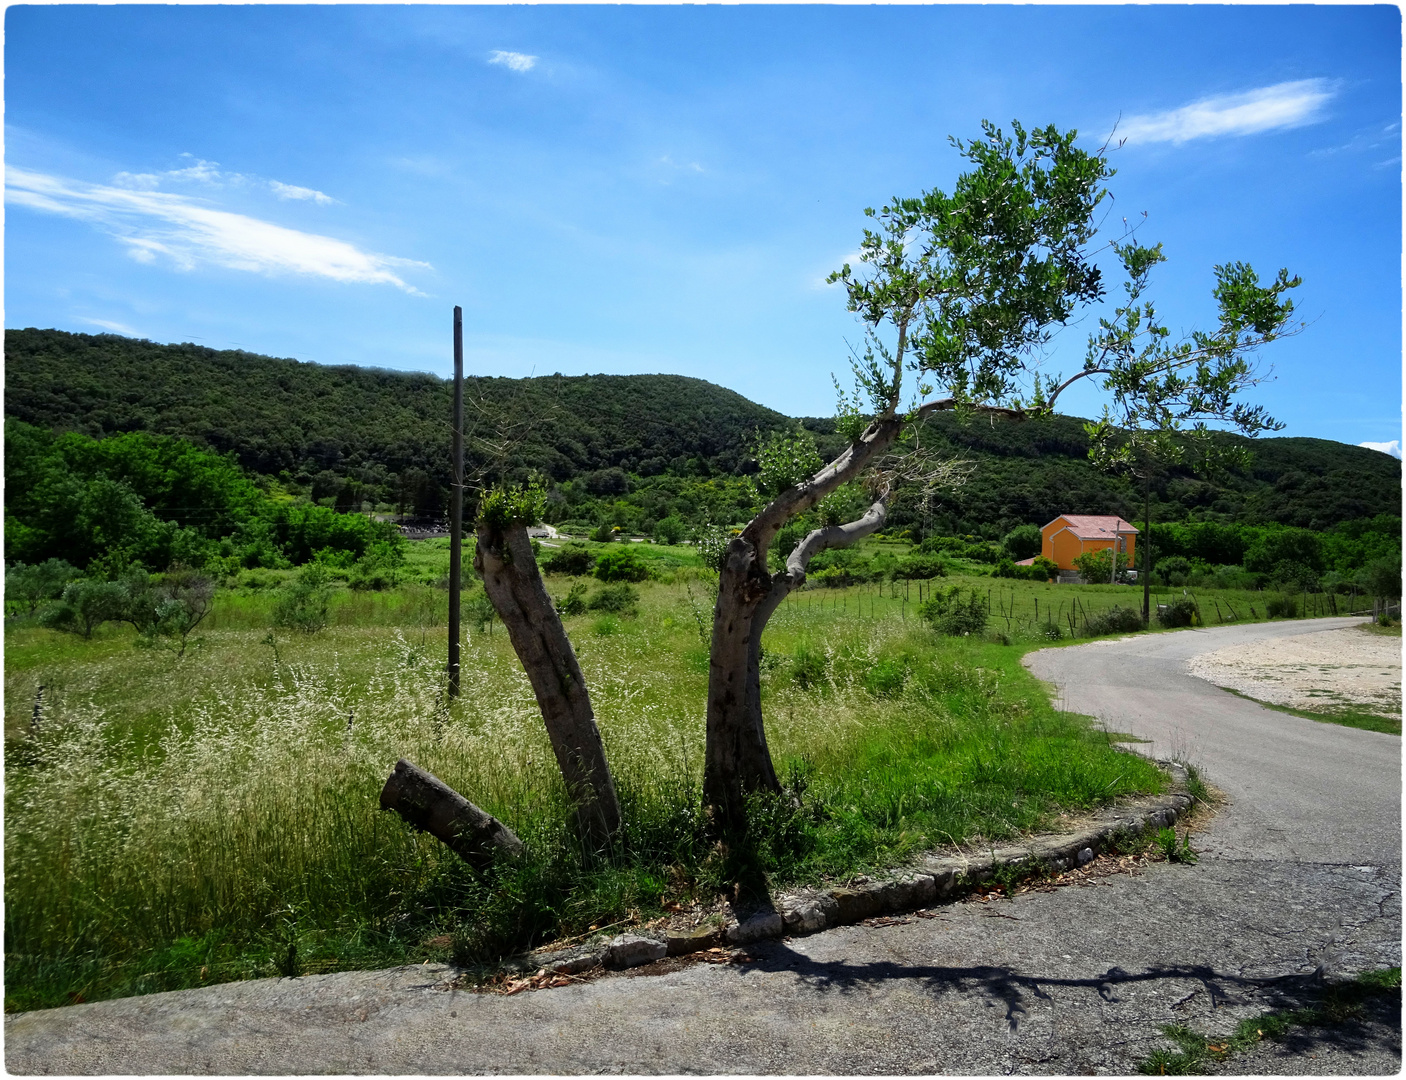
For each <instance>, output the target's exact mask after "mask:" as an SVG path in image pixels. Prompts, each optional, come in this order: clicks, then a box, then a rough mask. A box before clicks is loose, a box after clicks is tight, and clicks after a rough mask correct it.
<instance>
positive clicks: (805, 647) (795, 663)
mask: <svg viewBox="0 0 1406 1080" xmlns="http://www.w3.org/2000/svg"><path fill="white" fill-rule="evenodd" d="M791 678H792V680H794V682H795V684H796V685H797V686H799V687H800V688H801V689H802V690H814V689H815V688H817V687H820V686H824V685H825V684H826V683H828V682H829V681H830V658H829V657H828V656H826V655H825V651H824V650H823V649H817V648H816V647H815V646H814V645H812V644H811V643H810V642H809V641H806V640H804V639H803V640H802V641H801V642H800V644H799V645H797V646H796V654H795V656H793V657H792V658H791Z"/></svg>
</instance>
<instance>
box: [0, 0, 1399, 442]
mask: <svg viewBox="0 0 1406 1080" xmlns="http://www.w3.org/2000/svg"><path fill="white" fill-rule="evenodd" d="M1400 56H1401V28H1400V15H1399V13H1398V11H1397V9H1395V8H1393V7H1343V6H1326V5H1325V6H1298V7H1268V6H1245V7H1234V6H1205V7H1039V6H1019V7H1014V6H1013V7H1001V6H981V7H955V6H928V7H922V6H901V7H898V6H895V7H882V6H880V7H874V6H864V7H808V6H807V7H800V6H795V7H752V6H740V7H694V6H688V7H545V6H543V7H432V6H425V7H394V8H392V7H362V6H356V7H353V6H341V7H339V6H324V7H287V6H271V7H259V6H228V7H226V6H189V7H181V6H170V7H131V6H125V7H124V6H106V7H82V6H52V7H31V6H18V7H10V8H9V9H8V10H7V11H6V19H5V110H6V112H5V125H6V126H5V153H6V207H5V240H6V244H5V309H6V310H5V325H6V326H8V327H25V326H40V327H50V326H53V327H58V328H61V329H66V330H74V331H85V332H101V331H103V330H111V331H115V332H118V333H125V334H132V335H136V336H141V337H148V338H151V339H153V340H156V341H195V342H199V343H202V344H206V345H209V346H211V347H214V348H234V347H238V348H244V349H248V350H250V351H253V352H261V353H269V354H273V355H278V356H293V357H297V358H299V359H303V360H315V361H318V362H321V363H355V364H374V365H379V366H384V367H391V368H404V369H414V370H425V371H433V372H436V373H438V374H441V375H447V374H448V373H449V371H450V369H451V350H450V313H451V309H452V307H453V305H454V304H461V305H462V306H463V308H464V321H465V345H466V359H467V365H466V366H467V368H468V370H469V371H470V373H481V374H500V375H514V376H516V375H527V374H529V373H531V372H535V373H537V374H548V373H551V372H556V371H560V372H563V373H566V374H577V373H583V372H615V373H633V372H654V371H663V372H674V373H678V374H683V375H692V376H697V377H700V378H705V379H709V380H712V381H714V382H717V383H720V384H722V385H724V386H727V387H730V388H732V389H734V390H737V391H738V392H740V393H742V394H745V395H746V396H748V397H750V398H752V399H753V400H756V401H759V402H761V403H763V404H766V405H769V406H771V407H773V408H776V409H779V410H781V411H783V412H787V413H790V414H792V415H828V414H830V413H832V412H833V410H834V391H833V388H832V386H831V381H830V374H831V372H839V373H841V374H842V375H843V374H844V373H845V372H846V370H847V349H846V341H850V342H857V341H858V340H859V339H860V336H861V335H860V331H859V328H858V326H857V325H856V323H855V321H854V318H853V316H852V315H850V314H849V313H848V312H846V311H845V306H844V297H843V294H842V293H841V291H840V288H839V286H827V285H825V284H824V277H825V275H826V274H827V273H828V272H829V271H831V270H834V269H837V268H838V267H839V266H840V264H841V263H842V262H844V261H845V259H846V257H847V256H849V255H851V253H853V252H854V251H855V249H856V247H857V245H858V241H859V238H860V235H861V231H862V229H863V226H864V222H865V219H864V217H863V210H864V208H865V207H866V206H877V205H879V204H880V203H882V201H883V200H884V199H886V198H887V197H890V196H893V195H910V194H917V193H919V192H920V191H922V190H925V189H929V188H934V187H940V188H945V189H946V188H950V186H951V183H952V180H953V178H954V177H955V175H956V173H957V171H958V169H959V165H960V163H959V160H958V158H957V157H956V155H955V153H954V152H953V151H952V149H951V148H950V147H949V145H948V143H947V136H948V135H949V134H954V135H959V136H962V137H964V138H970V137H973V136H975V135H977V134H978V133H979V131H980V122H981V120H982V119H984V118H985V119H991V120H993V121H996V122H997V123H1002V124H1008V123H1009V121H1010V120H1011V119H1012V118H1017V119H1019V120H1021V121H1022V122H1023V123H1025V124H1027V126H1033V125H1045V124H1049V123H1054V124H1057V125H1059V126H1060V127H1063V128H1069V127H1073V128H1077V129H1078V130H1079V131H1080V132H1081V136H1082V137H1083V141H1084V142H1085V143H1086V144H1087V145H1088V146H1089V147H1090V148H1092V147H1094V146H1097V145H1098V144H1100V143H1102V142H1103V140H1104V138H1105V137H1106V136H1107V134H1108V133H1109V132H1110V131H1111V130H1112V128H1113V126H1114V124H1115V122H1119V123H1120V128H1119V131H1120V134H1122V135H1126V136H1127V142H1126V144H1125V145H1124V146H1123V147H1122V148H1121V149H1119V150H1117V151H1116V153H1114V154H1113V156H1112V160H1113V164H1114V166H1115V167H1116V168H1117V170H1118V175H1117V176H1116V177H1115V178H1114V179H1113V181H1112V182H1111V188H1112V191H1113V194H1114V196H1115V199H1116V202H1115V204H1114V205H1115V217H1114V219H1113V220H1114V221H1115V222H1116V218H1117V217H1118V216H1122V215H1126V216H1128V217H1129V218H1135V217H1137V216H1139V215H1140V214H1141V213H1142V212H1143V211H1146V212H1147V213H1148V215H1149V216H1148V219H1147V223H1146V224H1145V225H1144V226H1143V227H1142V231H1141V233H1140V236H1141V237H1142V238H1143V239H1144V240H1145V241H1149V242H1150V241H1156V240H1160V241H1162V242H1163V243H1164V244H1165V246H1166V250H1167V254H1168V256H1169V260H1170V261H1169V262H1168V264H1167V265H1165V266H1164V267H1162V268H1161V272H1160V274H1159V276H1157V277H1156V278H1155V279H1154V286H1155V288H1154V294H1155V296H1156V298H1157V299H1158V302H1159V307H1160V309H1161V310H1162V312H1163V313H1164V315H1165V316H1166V317H1167V319H1168V321H1169V322H1170V324H1171V326H1172V327H1173V328H1175V329H1178V330H1182V329H1185V330H1190V329H1193V328H1195V327H1198V326H1203V325H1207V324H1209V322H1210V321H1211V319H1212V317H1213V314H1214V306H1213V304H1212V302H1211V299H1210V288H1211V284H1212V272H1211V271H1212V266H1213V265H1214V264H1216V263H1222V262H1227V261H1231V260H1243V261H1247V262H1249V263H1251V264H1252V265H1254V266H1255V267H1256V269H1258V270H1259V271H1260V272H1261V273H1262V275H1264V276H1266V277H1267V276H1270V275H1272V274H1273V273H1274V272H1275V271H1276V270H1278V269H1279V267H1281V266H1286V267H1288V268H1289V269H1290V270H1291V271H1293V272H1295V273H1298V274H1301V275H1302V276H1303V278H1304V284H1303V286H1302V288H1301V289H1299V290H1298V296H1297V299H1298V304H1299V309H1300V313H1301V314H1302V315H1303V316H1304V317H1305V318H1306V319H1307V320H1308V321H1309V324H1310V325H1309V327H1308V329H1307V330H1306V331H1305V332H1304V333H1302V334H1301V335H1299V336H1298V337H1296V338H1294V339H1292V340H1285V341H1281V342H1277V343H1275V344H1274V345H1273V346H1271V347H1270V348H1269V349H1267V350H1265V352H1264V356H1263V360H1264V361H1265V362H1266V363H1269V364H1272V365H1273V367H1274V375H1275V379H1274V381H1273V382H1270V383H1267V384H1265V385H1263V386H1261V387H1260V388H1259V389H1258V390H1256V391H1255V392H1254V393H1255V395H1256V400H1258V401H1261V402H1263V403H1264V404H1265V405H1266V406H1267V407H1268V408H1269V410H1270V412H1272V413H1273V414H1274V415H1276V416H1278V417H1279V418H1280V419H1282V420H1284V421H1285V422H1286V423H1287V425H1288V427H1287V429H1286V431H1285V434H1291V435H1310V436H1316V437H1320V438H1329V439H1337V440H1340V441H1343V442H1349V443H1363V442H1371V443H1377V444H1382V445H1383V446H1388V445H1391V444H1394V445H1395V448H1396V451H1397V452H1399V445H1400V439H1401V371H1402V361H1401V325H1402V318H1401V247H1402V244H1401V236H1402V231H1401V131H1400V120H1401V74H1400V73H1401V61H1400ZM1120 117H1121V120H1120ZM1111 223H1112V222H1111ZM1092 322H1093V316H1092V315H1090V316H1086V318H1085V321H1083V322H1082V323H1079V324H1076V325H1071V326H1070V327H1068V328H1067V329H1066V330H1064V331H1063V332H1062V333H1061V335H1060V336H1059V337H1058V339H1057V341H1056V345H1055V348H1054V351H1053V354H1052V355H1051V356H1049V357H1048V358H1047V359H1046V363H1047V365H1048V367H1049V369H1051V370H1060V369H1063V370H1065V371H1069V370H1072V368H1073V366H1074V365H1075V364H1076V363H1077V357H1078V356H1079V354H1080V353H1081V351H1082V347H1083V343H1084V340H1085V338H1086V337H1087V334H1088V331H1089V329H1090V328H1091V326H1092ZM1097 408H1098V404H1097V395H1096V394H1092V393H1085V394H1083V395H1082V396H1080V397H1077V398H1074V399H1072V400H1069V401H1068V411H1071V412H1076V413H1081V414H1084V415H1091V414H1093V413H1094V412H1096V411H1097Z"/></svg>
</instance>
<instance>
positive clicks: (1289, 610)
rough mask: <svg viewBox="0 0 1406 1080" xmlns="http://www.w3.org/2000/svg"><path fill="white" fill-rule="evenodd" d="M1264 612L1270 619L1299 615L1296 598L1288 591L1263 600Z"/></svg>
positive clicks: (1293, 617) (1291, 617) (1292, 617)
mask: <svg viewBox="0 0 1406 1080" xmlns="http://www.w3.org/2000/svg"><path fill="white" fill-rule="evenodd" d="M1264 613H1265V614H1266V615H1268V616H1269V617H1270V618H1271V619H1296V618H1298V615H1299V602H1298V598H1297V597H1294V596H1291V595H1289V594H1288V593H1285V594H1284V595H1282V596H1271V597H1270V598H1269V599H1268V600H1266V601H1265V602H1264Z"/></svg>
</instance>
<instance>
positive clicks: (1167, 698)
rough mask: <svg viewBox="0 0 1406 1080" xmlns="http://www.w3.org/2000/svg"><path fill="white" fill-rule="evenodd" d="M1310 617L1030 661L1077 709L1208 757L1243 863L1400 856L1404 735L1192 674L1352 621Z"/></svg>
mask: <svg viewBox="0 0 1406 1080" xmlns="http://www.w3.org/2000/svg"><path fill="white" fill-rule="evenodd" d="M1361 621H1362V620H1360V619H1308V620H1302V621H1299V622H1291V623H1259V624H1255V625H1251V626H1242V627H1233V626H1228V627H1216V628H1214V629H1207V630H1186V631H1182V632H1180V633H1176V634H1148V635H1146V636H1138V637H1132V638H1125V639H1123V640H1120V641H1100V642H1093V643H1091V644H1088V645H1080V646H1076V647H1071V648H1062V649H1043V650H1041V651H1040V652H1037V653H1032V654H1031V655H1030V656H1029V657H1027V660H1026V667H1028V668H1029V669H1030V670H1031V671H1032V672H1033V673H1034V674H1035V675H1037V676H1038V677H1039V678H1041V679H1043V680H1045V682H1047V683H1050V684H1052V685H1053V686H1054V687H1055V688H1056V694H1057V697H1056V700H1060V701H1063V703H1064V706H1065V707H1066V708H1068V709H1070V710H1071V711H1073V712H1080V713H1085V714H1087V715H1089V716H1094V717H1098V718H1099V719H1101V720H1103V721H1104V722H1105V723H1107V725H1108V726H1109V728H1110V729H1112V730H1116V731H1120V732H1130V733H1131V734H1134V735H1137V736H1139V737H1140V738H1144V739H1150V740H1152V744H1151V746H1145V745H1140V746H1138V747H1137V749H1138V750H1139V751H1141V752H1143V753H1150V754H1151V755H1152V756H1153V757H1157V758H1178V759H1183V760H1189V761H1191V763H1192V764H1195V765H1199V766H1200V767H1201V768H1202V769H1203V771H1205V772H1206V773H1207V774H1208V775H1209V776H1210V778H1211V780H1212V782H1213V783H1214V784H1215V785H1216V786H1217V787H1219V788H1220V789H1222V790H1223V791H1225V792H1226V794H1228V795H1229V796H1230V797H1231V800H1232V801H1233V803H1234V810H1233V811H1231V812H1229V813H1227V814H1225V815H1223V816H1222V818H1221V819H1220V820H1219V821H1217V822H1216V825H1215V828H1214V829H1213V830H1212V832H1211V838H1212V839H1213V841H1214V843H1215V845H1216V847H1217V849H1218V850H1219V852H1221V853H1223V854H1225V855H1228V856H1231V857H1234V858H1242V859H1256V858H1268V859H1285V858H1287V859H1302V860H1305V861H1315V862H1382V861H1384V860H1385V861H1389V862H1392V863H1393V864H1399V863H1400V861H1401V739H1400V737H1398V736H1395V735H1382V734H1380V733H1378V732H1374V731H1360V730H1358V729H1356V728H1346V727H1341V726H1339V725H1337V724H1320V723H1316V722H1314V721H1312V720H1304V719H1300V718H1299V717H1295V716H1289V715H1287V714H1285V713H1281V712H1277V711H1275V710H1272V709H1265V708H1262V707H1261V706H1259V705H1256V704H1255V703H1254V702H1252V701H1246V700H1245V699H1243V698H1239V697H1236V696H1235V695H1233V694H1227V693H1226V692H1225V691H1223V690H1220V689H1218V688H1217V687H1215V686H1212V685H1211V684H1210V683H1207V682H1204V681H1202V680H1200V679H1197V678H1193V677H1191V676H1189V675H1187V674H1186V663H1187V661H1188V660H1190V659H1191V658H1192V657H1193V656H1198V655H1200V654H1202V653H1207V652H1213V651H1215V650H1217V649H1223V648H1226V647H1228V646H1230V645H1239V644H1244V643H1246V642H1252V641H1265V640H1270V639H1274V638H1284V637H1292V636H1294V635H1295V634H1307V633H1317V632H1319V631H1322V630H1332V629H1334V628H1337V627H1349V626H1353V625H1355V624H1357V623H1360V622H1361Z"/></svg>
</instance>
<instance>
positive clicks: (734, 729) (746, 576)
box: [703, 383, 1025, 831]
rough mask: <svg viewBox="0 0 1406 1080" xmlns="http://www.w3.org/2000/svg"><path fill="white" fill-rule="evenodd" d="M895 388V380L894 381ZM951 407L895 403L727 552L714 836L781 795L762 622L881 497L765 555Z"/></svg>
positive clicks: (870, 525)
mask: <svg viewBox="0 0 1406 1080" xmlns="http://www.w3.org/2000/svg"><path fill="white" fill-rule="evenodd" d="M895 385H896V383H895ZM955 407H956V402H955V401H954V400H953V399H952V398H943V399H941V400H937V401H930V402H928V403H927V404H925V405H923V406H922V407H921V408H919V409H917V410H916V411H915V412H913V413H911V414H909V416H908V417H903V416H900V415H898V413H897V411H896V409H897V401H896V400H895V401H894V403H893V405H892V407H891V408H890V410H889V411H888V412H887V413H885V414H884V415H882V416H879V417H877V418H875V419H874V420H873V421H872V422H871V423H870V424H869V427H868V428H867V429H865V431H864V433H863V434H862V435H860V436H859V438H858V439H856V440H855V441H854V442H852V443H851V444H850V445H849V446H848V447H846V448H845V450H844V452H843V453H841V454H840V456H839V457H837V458H836V459H835V460H834V461H832V462H831V463H830V464H829V465H827V466H825V468H823V469H821V470H820V471H819V472H818V473H816V474H815V475H814V476H812V477H811V478H810V479H809V480H804V481H802V482H801V483H799V484H796V485H795V486H794V487H790V488H787V489H786V490H785V491H783V492H781V494H779V495H778V496H777V497H776V498H775V499H773V500H772V501H771V503H770V504H769V505H768V506H767V507H766V508H765V509H764V510H762V511H761V513H759V514H758V515H757V516H756V517H755V518H753V519H752V521H751V522H750V523H749V524H748V525H747V528H745V529H744V530H743V531H742V535H741V536H738V537H736V538H735V539H734V540H733V541H732V542H731V543H730V544H729V545H728V547H727V552H726V554H725V555H724V558H723V564H722V569H721V571H720V573H719V577H718V602H717V605H716V607H714V609H713V642H712V649H711V652H710V658H709V663H708V714H707V725H708V728H707V746H706V748H705V750H704V760H703V802H704V805H705V806H706V807H707V808H708V812H709V814H710V815H711V817H712V822H713V828H714V829H715V830H722V831H726V830H727V829H730V828H732V827H735V826H736V825H738V824H740V823H741V822H742V820H743V813H744V809H745V804H746V799H747V795H748V793H749V792H753V791H779V790H780V784H779V783H778V782H777V778H776V768H775V766H774V765H773V764H772V761H771V754H770V752H769V751H768V749H767V744H766V730H765V726H764V724H763V721H762V705H761V670H760V668H761V664H760V660H761V642H762V631H763V630H765V629H766V624H767V620H768V619H770V618H771V616H772V613H773V612H775V611H776V609H777V607H778V606H780V604H781V602H782V601H783V600H785V599H786V596H787V594H789V593H790V592H791V591H792V590H794V589H798V588H800V587H801V586H802V585H803V584H805V571H806V566H807V565H809V563H810V560H811V558H812V557H814V556H815V555H816V554H818V553H819V552H820V551H822V550H824V549H825V548H831V547H846V546H848V545H850V544H853V543H854V542H856V541H857V540H859V539H860V538H862V537H864V536H867V535H869V534H870V533H872V532H874V531H876V530H877V529H879V528H881V527H882V526H883V523H884V519H885V517H886V516H887V513H888V497H887V493H885V495H884V496H883V497H881V498H880V499H879V500H878V501H876V502H875V503H874V504H873V505H872V506H871V507H870V508H869V511H868V513H866V514H865V515H864V516H863V517H861V518H859V519H858V520H857V521H851V522H849V523H848V524H846V525H834V526H831V527H829V528H824V529H816V530H815V531H814V532H812V533H811V534H810V535H809V536H807V537H806V538H805V539H804V540H802V541H801V543H800V544H799V545H798V546H797V548H796V550H795V551H794V552H792V553H791V555H790V557H789V558H788V559H787V561H786V568H785V569H784V570H782V571H780V572H779V573H777V574H771V573H769V572H768V570H767V552H768V550H769V549H770V547H771V543H772V541H773V540H775V539H776V534H777V533H778V532H780V531H781V528H782V526H783V525H785V524H786V522H787V521H789V520H790V519H791V518H793V517H795V516H796V515H797V514H803V513H805V511H807V510H809V509H810V508H811V507H812V506H814V505H815V504H816V503H818V502H819V501H820V500H821V499H823V498H824V497H825V496H826V495H828V494H830V492H832V491H834V490H835V489H836V488H838V487H839V486H840V485H842V484H845V483H847V482H849V481H850V480H854V479H856V478H858V477H859V476H860V475H861V474H862V473H863V472H864V471H865V470H866V469H867V468H868V467H869V466H870V465H872V464H875V463H876V462H877V461H878V460H879V459H880V458H882V457H883V455H884V454H885V453H886V452H887V450H888V449H889V447H890V446H892V445H893V443H894V441H895V440H896V439H897V438H898V436H899V434H900V433H901V432H902V430H903V425H904V423H905V422H907V421H909V420H921V419H923V418H925V417H927V416H930V415H931V414H933V413H935V412H941V411H945V410H948V409H952V408H955ZM977 408H978V409H979V411H981V412H983V413H988V414H990V415H992V416H998V415H999V416H1005V417H1008V418H1010V419H1015V420H1020V419H1024V416H1025V414H1024V413H1023V412H1022V411H1021V410H1018V409H1006V408H1001V407H999V406H978V407H977Z"/></svg>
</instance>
